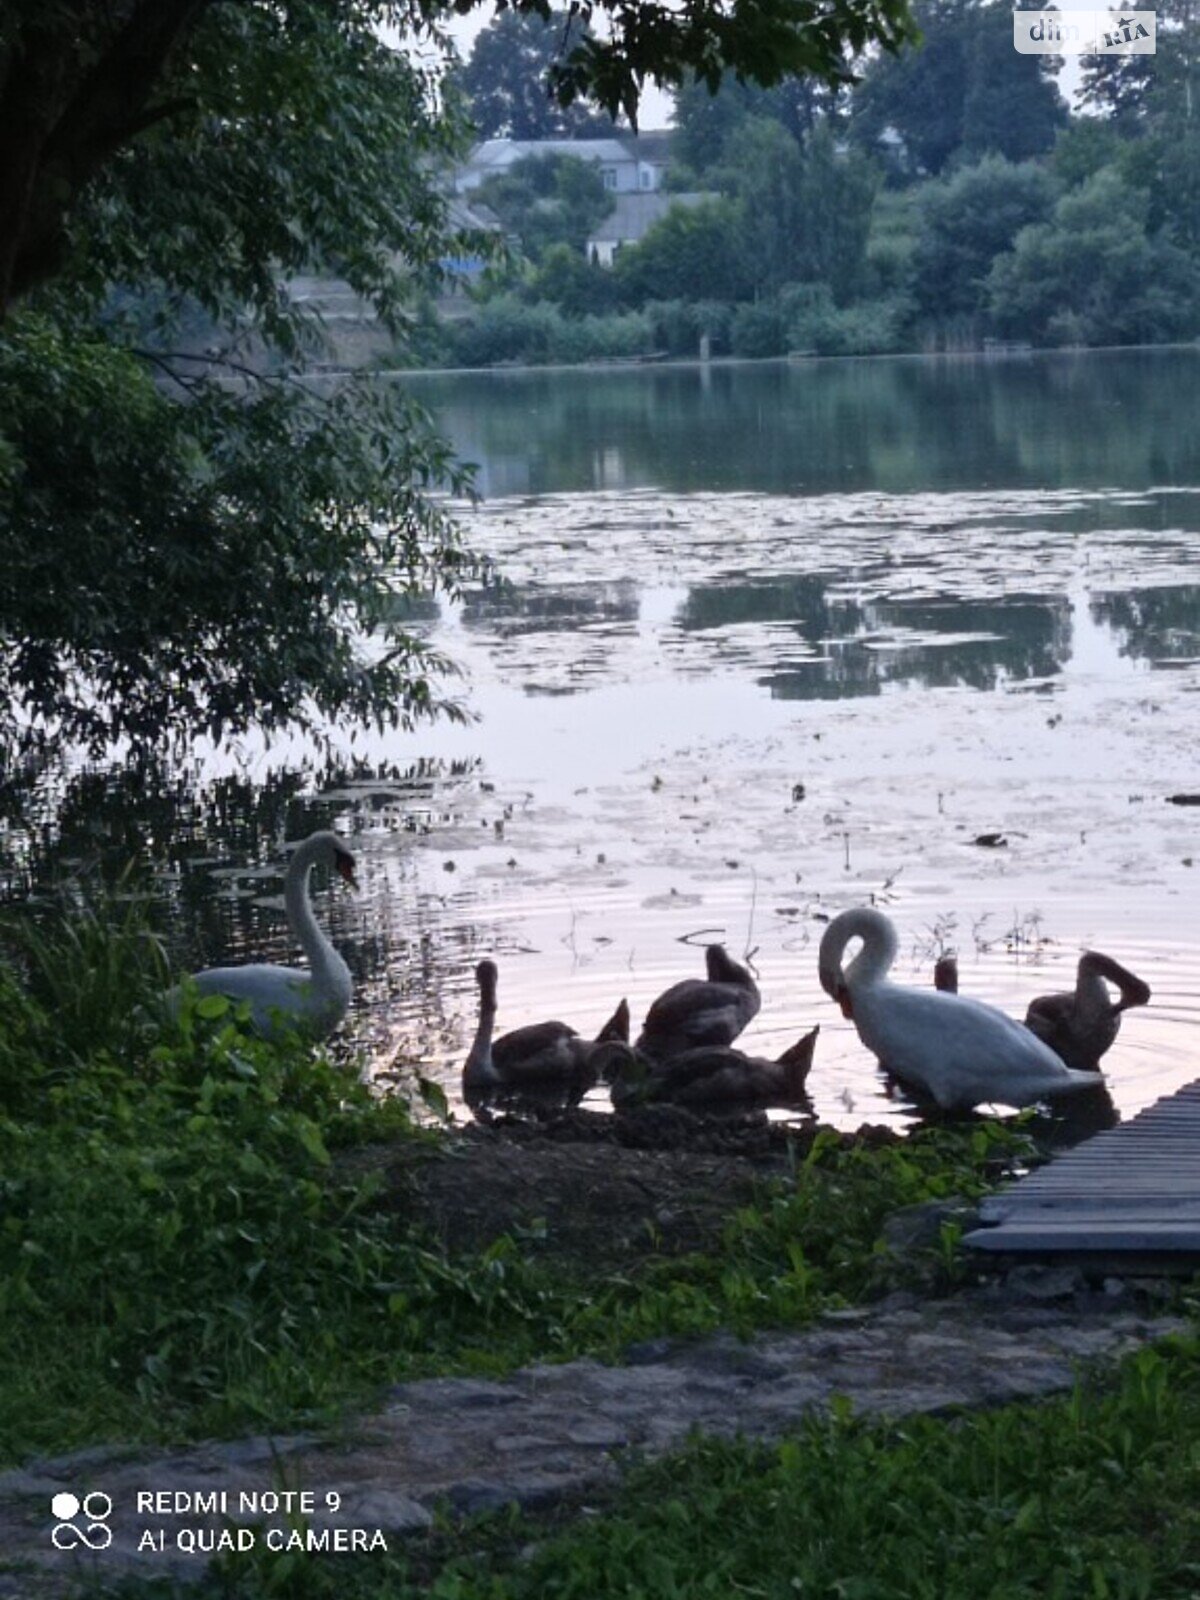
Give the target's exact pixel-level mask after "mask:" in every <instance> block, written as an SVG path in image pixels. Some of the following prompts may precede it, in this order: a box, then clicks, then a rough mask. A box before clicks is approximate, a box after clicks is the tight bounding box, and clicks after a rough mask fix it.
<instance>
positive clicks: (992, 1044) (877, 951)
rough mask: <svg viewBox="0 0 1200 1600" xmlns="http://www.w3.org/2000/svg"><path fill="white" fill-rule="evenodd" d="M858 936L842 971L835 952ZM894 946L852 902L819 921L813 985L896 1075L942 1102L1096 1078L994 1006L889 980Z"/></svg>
mask: <svg viewBox="0 0 1200 1600" xmlns="http://www.w3.org/2000/svg"><path fill="white" fill-rule="evenodd" d="M856 938H857V939H861V940H862V942H863V943H862V949H861V950H860V951H859V953H858V955H857V956H855V958H854V960H853V961H852V962H851V963H850V965H849V967H848V968H847V969H846V970H845V971H843V970H842V956H843V954H844V953H845V949H846V946H847V945H848V944H849V942H850V940H851V939H856ZM896 949H897V940H896V930H895V928H894V927H893V926H892V924H891V922H890V921H889V920H888V918H887V917H885V916H884V915H883V914H882V912H879V911H875V910H873V909H872V908H871V907H869V906H860V907H858V908H856V909H855V910H852V911H843V912H842V913H841V915H840V916H837V917H835V918H834V919H833V921H832V922H831V923H830V924H829V926H828V927H827V928H826V930H825V934H824V937H823V938H822V940H821V950H820V955H819V957H818V966H817V970H818V973H819V976H820V979H821V987H822V988H823V989H824V990H825V992H826V994H828V995H831V996H832V997H833V999H835V1000H836V1001H837V1002H838V1004H839V1005H840V1006H841V1008H842V1011H843V1012H844V1014H845V1015H846V1016H848V1017H849V1018H850V1019H851V1020H852V1021H853V1023H854V1026H855V1028H857V1030H858V1036H859V1038H860V1039H861V1040H862V1042H863V1043H864V1044H865V1045H866V1047H867V1049H868V1050H870V1051H871V1053H872V1054H873V1055H875V1056H877V1057H878V1058H879V1061H880V1064H881V1065H882V1066H883V1067H884V1068H885V1069H886V1070H887V1071H888V1072H891V1073H892V1074H893V1075H894V1076H895V1077H897V1078H899V1079H901V1081H902V1082H904V1083H907V1084H911V1085H912V1086H913V1087H915V1088H917V1089H919V1090H922V1091H924V1093H926V1094H928V1095H930V1096H932V1098H933V1099H934V1100H936V1101H937V1103H938V1105H939V1106H942V1107H943V1108H947V1109H948V1108H951V1107H968V1106H974V1105H978V1104H979V1102H980V1101H984V1100H998V1101H1000V1102H1002V1103H1003V1104H1004V1105H1009V1106H1025V1105H1031V1104H1032V1103H1033V1102H1034V1101H1037V1100H1044V1099H1046V1098H1048V1097H1049V1096H1052V1095H1057V1094H1067V1093H1075V1092H1077V1091H1080V1090H1084V1089H1092V1090H1094V1089H1095V1088H1096V1085H1097V1083H1098V1082H1099V1081H1100V1080H1099V1078H1098V1077H1097V1075H1096V1073H1094V1072H1076V1071H1075V1070H1073V1069H1072V1068H1071V1067H1068V1066H1066V1065H1065V1064H1064V1063H1063V1062H1062V1061H1061V1060H1060V1059H1059V1058H1058V1056H1056V1055H1055V1053H1054V1051H1053V1050H1051V1049H1050V1047H1049V1045H1046V1044H1043V1042H1042V1041H1041V1040H1040V1039H1039V1038H1038V1037H1037V1036H1036V1035H1035V1034H1033V1033H1031V1032H1030V1031H1029V1029H1028V1028H1026V1027H1024V1026H1022V1024H1021V1023H1019V1022H1014V1021H1013V1019H1012V1018H1011V1017H1006V1016H1005V1015H1004V1013H1003V1012H1002V1011H997V1010H995V1009H994V1007H992V1006H986V1005H983V1004H982V1003H981V1002H980V1001H978V1000H967V999H964V998H963V997H962V996H960V995H956V994H948V993H944V992H943V993H939V992H938V991H936V990H929V989H903V988H901V987H900V986H899V985H898V984H894V983H888V981H887V974H888V971H889V969H890V967H891V965H892V962H893V961H894V960H895V958H896Z"/></svg>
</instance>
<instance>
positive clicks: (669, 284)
mask: <svg viewBox="0 0 1200 1600" xmlns="http://www.w3.org/2000/svg"><path fill="white" fill-rule="evenodd" d="M740 215H741V214H740V212H739V209H738V207H737V205H736V203H735V202H734V201H732V200H724V199H722V200H710V201H707V202H705V204H703V205H698V206H674V207H672V209H671V210H670V211H668V212H667V214H666V216H665V217H663V218H662V219H661V220H660V221H659V222H656V223H655V224H654V226H653V227H652V228H651V229H650V231H649V232H648V233H647V234H646V237H645V238H644V239H643V240H642V241H641V243H640V244H637V245H633V246H631V247H629V248H627V249H625V250H622V251H621V252H620V253H619V254H618V256H617V260H616V265H615V267H614V271H615V273H616V277H617V283H618V287H619V292H620V294H621V298H622V300H623V301H624V302H625V304H626V305H634V306H642V305H645V304H646V302H647V301H648V300H723V301H733V300H743V299H746V298H747V297H748V296H749V295H750V294H751V293H752V292H753V288H754V285H753V280H752V279H751V277H750V276H749V273H748V270H747V262H746V252H745V251H744V249H743V248H742V244H741V238H740Z"/></svg>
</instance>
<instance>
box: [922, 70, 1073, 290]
mask: <svg viewBox="0 0 1200 1600" xmlns="http://www.w3.org/2000/svg"><path fill="white" fill-rule="evenodd" d="M1013 53H1014V54H1015V53H1016V52H1015V51H1014V52H1013ZM1053 199H1054V188H1053V182H1052V180H1051V179H1050V177H1049V175H1048V174H1047V173H1046V172H1045V171H1044V170H1043V169H1042V168H1041V167H1038V166H1035V165H1034V164H1033V163H1032V162H1025V163H1023V164H1022V165H1020V166H1014V165H1013V164H1012V163H1011V162H1009V161H1005V159H1004V158H1003V156H986V157H985V158H984V159H983V160H982V161H980V162H978V163H977V165H975V166H973V167H964V168H962V169H961V170H960V171H958V172H956V173H955V174H954V176H953V177H952V178H949V179H946V180H944V181H941V182H939V183H935V184H930V185H928V187H926V188H925V189H924V190H923V191H922V192H921V227H920V233H919V235H918V238H917V248H916V251H915V253H914V257H913V263H912V273H913V292H914V295H915V298H916V301H917V305H918V306H919V308H920V309H921V311H923V312H924V313H925V315H926V316H929V317H932V318H935V319H939V320H940V319H941V318H943V317H948V316H959V315H968V316H971V315H975V314H976V313H978V312H980V311H982V310H984V309H985V307H986V305H987V293H988V291H987V278H988V273H989V272H990V271H991V266H992V262H993V261H994V260H995V258H996V257H997V256H998V255H1000V254H1001V253H1002V252H1004V251H1006V250H1009V249H1011V248H1012V242H1013V240H1014V239H1015V238H1016V236H1017V234H1018V233H1019V232H1020V231H1021V229H1022V228H1026V227H1028V226H1029V225H1030V224H1031V223H1036V222H1043V221H1045V219H1046V217H1047V216H1048V215H1049V213H1050V207H1051V205H1052V203H1053Z"/></svg>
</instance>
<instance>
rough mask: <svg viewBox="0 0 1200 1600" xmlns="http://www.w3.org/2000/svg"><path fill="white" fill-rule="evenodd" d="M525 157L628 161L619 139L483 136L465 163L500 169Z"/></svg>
mask: <svg viewBox="0 0 1200 1600" xmlns="http://www.w3.org/2000/svg"><path fill="white" fill-rule="evenodd" d="M526 156H577V157H579V159H581V160H583V161H629V160H630V159H631V153H630V151H629V150H627V149H626V148H625V146H624V144H622V142H621V140H620V139H485V140H484V141H483V143H482V144H478V145H476V146H475V148H474V150H472V151H471V156H470V160H469V161H468V162H467V165H468V166H470V167H475V168H476V169H478V168H481V167H496V168H504V167H509V166H512V164H513V162H515V161H523V160H524V159H525V157H526Z"/></svg>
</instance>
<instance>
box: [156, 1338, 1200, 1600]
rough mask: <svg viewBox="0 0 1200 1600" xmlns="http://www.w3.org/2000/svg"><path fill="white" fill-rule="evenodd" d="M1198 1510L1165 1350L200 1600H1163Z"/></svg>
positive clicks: (1185, 1355)
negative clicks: (1045, 1392) (1078, 1382)
mask: <svg viewBox="0 0 1200 1600" xmlns="http://www.w3.org/2000/svg"><path fill="white" fill-rule="evenodd" d="M1198 1491H1200V1347H1198V1346H1197V1344H1196V1342H1195V1341H1194V1340H1180V1341H1176V1342H1175V1343H1174V1344H1173V1345H1172V1346H1171V1347H1169V1348H1165V1349H1163V1350H1161V1351H1156V1350H1144V1351H1141V1352H1139V1353H1138V1354H1137V1355H1135V1356H1133V1357H1131V1358H1129V1359H1128V1360H1127V1361H1126V1362H1125V1363H1123V1365H1122V1367H1121V1369H1120V1371H1119V1373H1118V1375H1117V1377H1116V1381H1115V1382H1113V1381H1110V1382H1109V1384H1108V1385H1107V1386H1080V1387H1079V1388H1078V1389H1077V1390H1076V1391H1075V1393H1074V1394H1072V1395H1070V1396H1067V1397H1064V1398H1062V1399H1058V1400H1054V1401H1051V1402H1047V1403H1043V1404H1021V1405H1014V1406H1008V1407H1005V1408H1003V1409H1000V1410H997V1411H993V1412H989V1413H984V1414H968V1415H963V1416H961V1417H955V1418H945V1419H937V1418H927V1417H926V1418H914V1419H907V1420H904V1421H898V1422H892V1423H877V1422H864V1421H861V1420H858V1419H856V1418H855V1417H854V1416H853V1415H852V1413H851V1410H850V1408H849V1406H848V1405H846V1406H843V1407H841V1408H840V1409H836V1410H835V1412H834V1414H833V1415H831V1416H826V1417H820V1418H813V1419H810V1420H808V1421H806V1422H805V1423H804V1424H803V1425H802V1426H801V1427H799V1428H798V1429H797V1430H796V1432H794V1433H793V1434H792V1435H791V1436H790V1437H788V1438H787V1439H785V1440H783V1441H782V1442H780V1443H778V1444H776V1445H773V1446H765V1445H756V1444H751V1443H746V1442H738V1441H735V1442H722V1441H713V1440H707V1439H697V1440H695V1441H694V1442H693V1443H692V1444H691V1445H690V1446H689V1447H688V1448H687V1449H685V1450H683V1451H681V1452H679V1453H676V1454H675V1455H673V1456H671V1457H669V1458H667V1459H664V1460H663V1461H660V1462H658V1463H655V1464H653V1465H651V1466H646V1467H641V1468H638V1469H635V1470H633V1471H632V1472H631V1473H630V1474H629V1475H628V1476H627V1478H626V1479H625V1480H624V1482H623V1483H622V1485H621V1487H620V1488H619V1489H618V1490H616V1491H615V1492H614V1493H611V1494H610V1495H608V1496H607V1497H606V1498H604V1499H603V1500H600V1501H594V1502H593V1504H592V1510H593V1512H598V1513H599V1514H594V1515H587V1514H581V1508H579V1507H575V1508H572V1509H571V1510H570V1511H569V1512H566V1513H559V1514H558V1515H557V1516H554V1517H549V1518H542V1519H531V1518H526V1517H522V1516H520V1515H517V1514H515V1513H514V1514H510V1515H506V1514H499V1515H495V1516H492V1517H490V1518H488V1519H485V1520H481V1521H479V1522H476V1523H474V1524H470V1525H466V1526H461V1525H460V1526H458V1527H451V1526H449V1525H447V1526H445V1527H443V1528H442V1529H441V1530H439V1531H438V1532H436V1533H434V1534H433V1535H431V1536H428V1537H426V1538H424V1539H422V1540H418V1541H414V1542H410V1543H408V1544H403V1545H402V1544H399V1543H398V1542H396V1541H393V1548H392V1550H391V1551H390V1552H389V1553H388V1554H387V1555H383V1554H382V1553H378V1554H376V1555H374V1556H372V1557H363V1558H359V1559H357V1560H355V1559H351V1558H346V1557H342V1558H337V1559H321V1558H315V1557H296V1558H292V1559H289V1558H288V1557H286V1556H278V1557H269V1558H268V1557H262V1556H258V1555H255V1556H252V1557H248V1558H245V1557H244V1558H237V1559H235V1560H233V1561H231V1562H229V1563H228V1564H226V1565H225V1566H224V1567H222V1568H221V1569H220V1572H219V1574H218V1576H217V1577H215V1578H214V1579H213V1581H212V1582H211V1584H210V1585H207V1586H206V1587H205V1589H204V1590H203V1591H202V1596H203V1600H208V1597H209V1596H218V1595H219V1596H221V1597H222V1600H268V1597H271V1596H275V1595H287V1596H288V1597H289V1600H408V1597H410V1596H416V1595H427V1596H430V1597H431V1600H593V1597H599V1596H604V1597H618V1596H628V1597H631V1600H632V1597H638V1600H681V1597H685V1596H686V1597H689V1600H690V1597H693V1596H695V1597H704V1596H712V1597H713V1600H727V1597H730V1600H731V1597H737V1596H752V1597H757V1600H795V1597H797V1596H800V1597H811V1600H1035V1597H1037V1600H1042V1597H1050V1600H1175V1597H1179V1600H1183V1597H1185V1596H1186V1597H1194V1596H1195V1595H1196V1594H1197V1592H1200V1494H1198ZM190 1592H193V1591H189V1593H190ZM126 1593H127V1595H128V1600H135V1597H136V1600H150V1597H151V1596H152V1595H162V1596H166V1595H168V1594H170V1593H171V1590H170V1587H169V1585H162V1586H159V1587H157V1588H156V1587H154V1586H146V1585H136V1586H133V1587H131V1588H130V1589H128V1590H127V1591H126Z"/></svg>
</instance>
